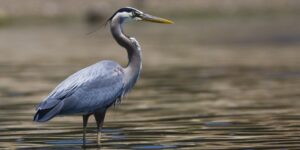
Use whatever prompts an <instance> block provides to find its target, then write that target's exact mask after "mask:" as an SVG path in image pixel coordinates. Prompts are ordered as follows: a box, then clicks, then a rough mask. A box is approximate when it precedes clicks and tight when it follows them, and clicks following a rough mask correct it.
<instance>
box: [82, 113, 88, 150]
mask: <svg viewBox="0 0 300 150" xmlns="http://www.w3.org/2000/svg"><path fill="white" fill-rule="evenodd" d="M89 117H90V115H83V116H82V119H83V135H82V141H83V144H82V146H85V144H86V138H85V135H86V126H87V123H88V120H89Z"/></svg>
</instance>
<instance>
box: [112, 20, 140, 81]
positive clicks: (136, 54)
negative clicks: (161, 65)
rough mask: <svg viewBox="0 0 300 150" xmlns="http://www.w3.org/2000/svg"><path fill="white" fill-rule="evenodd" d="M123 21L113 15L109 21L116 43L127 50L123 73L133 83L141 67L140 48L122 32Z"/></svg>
mask: <svg viewBox="0 0 300 150" xmlns="http://www.w3.org/2000/svg"><path fill="white" fill-rule="evenodd" d="M123 23H124V21H123V20H122V19H121V18H119V17H115V18H113V19H112V20H111V22H110V29H111V33H112V35H113V37H114V39H115V40H116V41H117V42H118V44H120V45H121V46H122V47H124V48H125V49H126V50H127V54H128V65H127V67H126V68H125V73H126V76H127V80H128V82H130V84H131V83H132V84H134V83H135V82H136V80H137V78H138V77H139V74H140V70H141V67H142V54H141V48H140V45H139V43H138V42H137V41H136V40H135V39H134V38H131V37H128V36H126V35H125V34H124V33H123ZM132 86H133V85H132Z"/></svg>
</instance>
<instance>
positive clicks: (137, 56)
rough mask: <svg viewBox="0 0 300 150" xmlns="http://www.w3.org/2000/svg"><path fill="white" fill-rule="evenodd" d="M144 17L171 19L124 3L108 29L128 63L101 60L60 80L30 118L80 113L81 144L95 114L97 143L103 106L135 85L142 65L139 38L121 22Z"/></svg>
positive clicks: (107, 105)
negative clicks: (123, 65)
mask: <svg viewBox="0 0 300 150" xmlns="http://www.w3.org/2000/svg"><path fill="white" fill-rule="evenodd" d="M138 20H145V21H151V22H156V23H167V24H171V23H172V21H170V20H166V19H163V18H158V17H154V16H151V15H148V14H144V13H143V12H141V11H139V10H137V9H134V8H130V7H126V8H121V9H119V10H118V11H117V12H116V13H114V14H113V16H112V17H110V18H109V20H108V22H109V23H110V29H111V33H112V35H113V37H114V39H115V40H116V41H117V43H118V44H119V45H121V46H122V47H124V48H125V49H126V50H127V54H128V65H127V66H126V67H125V68H123V67H121V66H120V65H119V64H118V63H116V62H114V61H110V60H104V61H101V62H98V63H96V64H94V65H91V66H89V67H87V68H84V69H82V70H80V71H78V72H76V73H74V74H73V75H71V76H69V77H68V78H67V79H66V80H64V81H63V82H61V83H60V84H59V85H58V86H57V87H56V88H55V89H54V90H53V91H52V92H51V93H50V94H49V95H48V96H47V97H46V98H45V99H44V101H43V102H41V103H40V104H39V105H38V106H37V108H36V110H37V112H36V114H35V115H34V118H33V120H34V121H37V122H45V121H48V120H50V119H52V118H53V117H55V116H58V115H74V114H77V115H82V116H83V128H84V130H83V145H85V133H86V126H87V122H88V118H89V116H90V115H91V114H93V115H94V117H95V119H96V122H97V129H98V140H97V141H98V144H99V143H100V136H101V132H100V131H101V128H102V126H103V122H104V118H105V113H106V110H107V109H108V108H109V107H110V106H111V105H113V104H114V103H116V102H117V101H118V100H121V99H122V97H123V96H124V95H125V94H126V93H127V92H129V90H131V89H132V88H133V86H134V85H135V83H136V81H137V80H138V78H139V76H140V71H141V69H142V52H141V47H140V45H139V43H138V41H137V40H136V39H135V38H133V37H129V36H127V35H125V34H124V33H123V24H124V23H125V22H128V21H138Z"/></svg>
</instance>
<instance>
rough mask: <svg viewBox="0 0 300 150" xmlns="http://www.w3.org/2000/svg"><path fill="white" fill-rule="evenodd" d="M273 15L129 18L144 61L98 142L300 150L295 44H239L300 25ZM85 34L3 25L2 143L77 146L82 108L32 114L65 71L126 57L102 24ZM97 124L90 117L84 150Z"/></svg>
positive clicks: (75, 28) (299, 56)
mask: <svg viewBox="0 0 300 150" xmlns="http://www.w3.org/2000/svg"><path fill="white" fill-rule="evenodd" d="M264 20H265V19H263V21H264ZM276 20H277V19H275V20H273V22H272V20H267V21H265V22H262V23H251V24H248V23H247V24H244V23H243V22H244V21H237V20H233V21H232V20H231V21H228V20H222V19H221V20H219V21H213V20H206V21H203V20H195V21H193V22H192V21H191V20H178V21H177V20H176V24H174V25H173V26H171V27H168V28H167V27H166V26H158V25H151V26H150V25H146V24H142V25H141V24H139V25H136V26H133V27H131V26H129V28H128V30H127V29H126V32H128V33H130V35H135V36H136V37H137V39H139V41H141V42H140V43H141V45H142V48H143V56H144V60H143V62H144V66H145V67H144V70H143V72H142V75H141V79H140V80H139V82H138V84H137V85H136V87H135V88H134V90H133V91H132V92H131V93H130V94H129V95H128V97H127V98H125V99H124V100H123V101H122V104H121V105H116V106H115V108H111V109H110V110H109V112H108V114H107V116H106V120H105V124H104V130H103V136H102V144H101V148H102V149H230V150H232V149H299V148H300V109H299V107H300V101H299V99H300V66H299V64H300V51H299V47H300V45H299V44H297V42H295V43H294V44H291V43H288V44H287V43H284V42H283V43H278V42H275V43H272V42H269V43H268V44H265V45H264V44H262V43H260V44H258V45H256V44H255V43H253V42H252V43H251V42H250V44H249V45H247V43H249V41H255V40H258V41H263V40H261V39H260V38H263V39H273V36H274V37H276V38H278V37H279V38H280V37H281V36H282V35H286V32H285V30H286V29H289V30H291V31H290V32H289V33H291V36H292V35H293V34H292V33H295V34H296V33H299V30H296V29H295V27H298V26H296V25H295V23H294V22H296V21H297V19H293V20H292V22H290V23H289V22H288V21H282V22H284V23H287V25H286V26H284V24H278V23H277V22H276ZM270 22H271V23H270ZM297 23H298V24H299V21H297ZM241 24H242V25H241ZM199 25H201V28H199ZM130 27H131V28H130ZM150 28H151V29H150ZM266 28H267V29H268V30H265V29H266ZM225 31H226V32H225ZM86 32H87V30H86V29H85V28H83V27H82V26H81V25H73V24H72V25H71V24H66V25H52V24H47V25H40V26H25V27H23V26H22V27H21V26H14V27H7V28H1V30H0V52H1V55H0V149H62V148H64V149H72V150H73V149H81V145H82V140H81V137H82V118H81V117H80V116H69V117H58V118H54V119H53V120H51V121H50V122H48V123H43V124H38V123H34V122H32V118H33V115H34V108H35V106H36V105H37V104H38V103H39V102H40V101H41V100H42V99H43V98H44V97H45V96H46V95H47V94H48V93H49V92H50V91H51V90H52V89H53V88H54V87H55V86H56V85H57V84H58V83H59V82H60V81H62V80H63V79H64V78H66V77H67V76H68V75H70V74H71V73H73V72H75V71H76V70H79V69H80V68H83V67H84V66H87V65H89V64H92V63H95V62H97V61H98V60H102V59H113V60H116V61H118V62H121V63H122V64H125V63H124V62H125V61H127V60H126V54H125V51H122V50H120V49H121V48H119V46H117V45H116V43H115V42H114V41H113V39H112V38H111V36H110V33H109V32H108V29H107V28H106V29H105V28H104V29H102V30H100V31H99V32H98V33H96V34H94V35H92V36H86V35H85V33H86ZM245 32H246V33H245ZM269 32H271V33H272V34H271V33H269ZM190 33H195V34H190ZM232 33H237V34H232ZM267 33H269V34H267ZM258 34H259V35H261V36H258ZM288 35H290V34H288ZM297 35H298V34H297ZM158 37H159V38H158ZM162 38H163V40H162ZM179 41H180V42H179ZM228 41H229V46H228V45H226V44H224V43H226V42H227V43H228ZM239 41H243V42H242V43H239ZM217 42H220V43H221V44H220V43H217ZM222 43H223V44H224V45H222ZM218 44H220V45H218ZM235 44H236V45H235ZM179 66H180V67H179ZM95 128H96V124H95V121H94V119H93V118H92V117H91V118H90V121H89V128H88V134H87V138H88V145H89V146H88V148H91V149H96V146H95V143H96V129H95Z"/></svg>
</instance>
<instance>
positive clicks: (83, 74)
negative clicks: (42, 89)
mask: <svg viewBox="0 0 300 150" xmlns="http://www.w3.org/2000/svg"><path fill="white" fill-rule="evenodd" d="M123 88H124V71H123V68H122V67H121V66H120V65H119V64H117V63H115V62H113V61H101V62H99V63H97V64H94V65H92V66H89V67H87V68H84V69H82V70H80V71H78V72H76V73H74V74H73V75H71V76H70V77H68V78H67V79H66V80H64V81H63V82H62V83H60V84H59V85H58V86H57V87H56V88H55V89H54V90H53V91H52V92H51V93H50V94H49V96H48V97H47V98H46V99H45V100H44V101H43V102H42V103H40V104H39V106H38V107H37V113H36V115H35V117H34V120H35V121H47V120H50V119H51V118H53V117H54V116H56V115H59V114H74V113H78V114H87V113H91V112H94V111H96V110H97V109H106V108H107V107H109V106H110V105H111V104H113V103H114V102H115V101H116V100H117V99H118V98H120V97H121V96H122V94H123V91H124V90H123Z"/></svg>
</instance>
